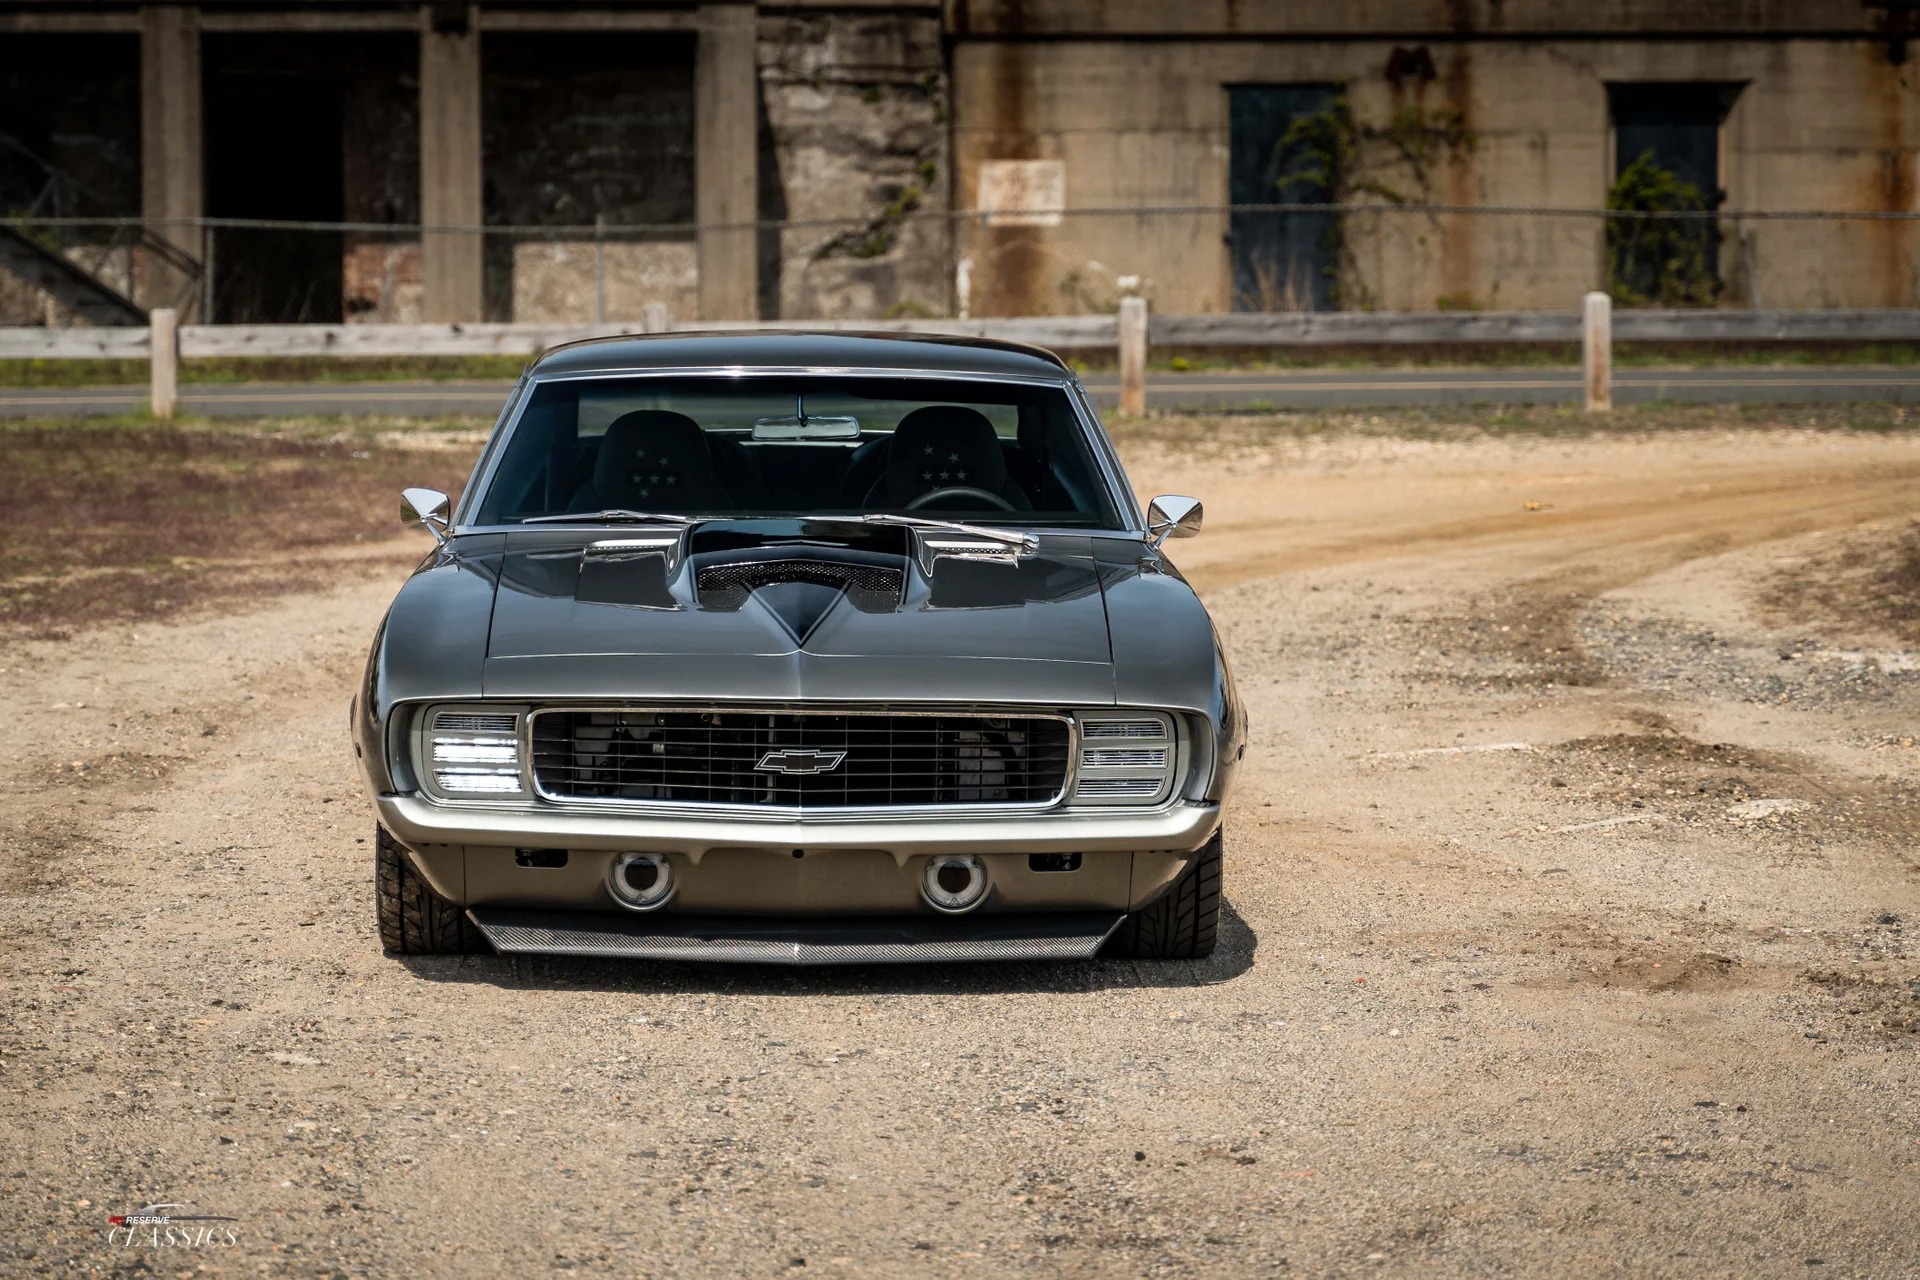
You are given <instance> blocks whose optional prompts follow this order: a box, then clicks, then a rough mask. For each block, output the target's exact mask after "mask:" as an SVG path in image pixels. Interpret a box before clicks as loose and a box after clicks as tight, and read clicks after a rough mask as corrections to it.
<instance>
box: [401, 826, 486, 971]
mask: <svg viewBox="0 0 1920 1280" xmlns="http://www.w3.org/2000/svg"><path fill="white" fill-rule="evenodd" d="M376 830H377V831H378V832H379V836H378V838H377V839H376V840H375V841H374V846H373V848H374V853H373V906H374V912H375V914H376V915H378V917H379V920H380V945H381V946H383V947H385V948H386V949H387V950H388V951H390V952H392V953H393V954H395V955H402V956H431V955H458V954H461V953H464V952H468V951H485V950H487V944H486V940H485V939H484V938H482V937H481V935H480V931H479V930H478V929H476V928H474V927H473V923H472V922H471V921H470V920H468V919H467V913H466V910H465V909H464V908H462V907H459V906H456V905H454V904H453V903H451V902H448V901H447V900H446V899H445V898H443V897H441V896H440V895H439V894H437V893H435V892H434V891H433V887H432V886H431V885H429V884H428V883H427V882H426V881H425V880H423V879H421V877H420V873H419V872H418V871H415V870H414V869H413V863H412V862H410V861H408V859H407V851H406V850H405V849H402V848H401V847H400V843H399V841H397V840H395V839H394V838H393V837H392V836H390V835H388V834H387V829H386V828H385V827H379V828H376Z"/></svg>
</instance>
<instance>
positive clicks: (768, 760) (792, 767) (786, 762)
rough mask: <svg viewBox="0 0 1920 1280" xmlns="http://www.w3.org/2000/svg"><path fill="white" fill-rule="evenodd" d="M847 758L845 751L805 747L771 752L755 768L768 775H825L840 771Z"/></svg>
mask: <svg viewBox="0 0 1920 1280" xmlns="http://www.w3.org/2000/svg"><path fill="white" fill-rule="evenodd" d="M846 758H847V753H846V752H844V751H813V750H809V749H808V748H805V747H789V748H787V749H786V750H784V751H769V752H767V754H765V755H763V756H761V757H760V763H759V764H757V765H755V766H753V767H754V768H756V769H764V770H766V771H767V772H768V773H825V772H827V771H828V770H829V769H838V768H839V767H840V762H841V761H842V760H845V759H846Z"/></svg>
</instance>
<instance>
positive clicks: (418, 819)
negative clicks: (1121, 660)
mask: <svg viewBox="0 0 1920 1280" xmlns="http://www.w3.org/2000/svg"><path fill="white" fill-rule="evenodd" d="M378 804H379V808H380V822H381V825H383V826H384V827H386V829H387V830H388V831H390V832H392V833H393V835H394V837H395V838H397V839H398V840H399V841H400V842H401V843H402V844H404V845H407V846H409V847H411V848H415V849H418V848H419V847H420V846H422V845H436V844H440V845H492V846H499V847H506V848H510V849H511V848H516V847H520V848H524V847H537V848H544V847H553V848H565V849H599V850H608V851H619V850H627V849H647V850H653V851H657V852H661V853H679V854H684V855H685V856H686V858H687V860H688V861H689V862H692V863H694V864H696V865H697V864H698V863H699V861H700V859H701V858H703V857H704V856H706V854H707V853H708V852H709V851H710V850H713V849H728V850H735V849H741V850H756V851H767V852H780V853H785V852H787V851H789V850H791V849H834V850H862V851H881V852H886V853H889V854H891V855H893V859H894V861H895V862H896V863H898V864H899V865H901V866H905V865H906V863H907V860H908V859H910V858H914V857H923V856H927V855H932V854H943V853H978V854H987V853H1101V852H1130V851H1134V850H1141V849H1153V850H1160V851H1165V852H1171V853H1181V854H1187V853H1192V852H1193V851H1194V850H1195V849H1198V848H1199V847H1200V846H1201V845H1203V844H1205V843H1206V842H1207V841H1208V840H1209V839H1210V838H1211V837H1212V836H1213V833H1214V831H1215V830H1216V829H1217V828H1218V827H1219V825H1220V806H1219V805H1217V804H1189V803H1179V804H1174V805H1170V806H1168V807H1166V808H1163V809H1158V810H1153V811H1150V812H1147V813H1137V814H1133V813H1126V812H1123V811H1101V812H1095V813H1080V814H1071V815H1068V814H1059V813H1052V814H1033V815H1028V816H1024V817H1006V818H909V819H886V818H882V819H868V820H865V821H844V820H842V821H833V820H826V821H816V820H809V821H795V820H787V821H780V820H765V819H752V820H741V819H737V818H734V819H728V818H719V819H715V818H684V817H665V816H662V817H654V816H651V815H634V814H612V813H608V814H600V813H580V812H575V811H561V810H555V811H552V812H547V811H541V810H525V809H461V808H455V807H453V806H449V805H439V804H434V803H433V802H431V801H428V800H423V799H421V798H420V797H418V796H412V795H383V796H380V797H379V798H378Z"/></svg>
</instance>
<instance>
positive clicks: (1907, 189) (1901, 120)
mask: <svg viewBox="0 0 1920 1280" xmlns="http://www.w3.org/2000/svg"><path fill="white" fill-rule="evenodd" d="M1863 53H1864V59H1865V63H1866V65H1865V67H1864V68H1863V72H1864V76H1865V80H1864V83H1865V85H1866V90H1867V98H1868V103H1867V105H1868V109H1869V111H1870V112H1871V114H1872V119H1873V128H1874V133H1875V135H1876V136H1875V138H1874V144H1875V147H1876V152H1877V155H1876V158H1877V160H1878V163H1877V164H1876V165H1875V166H1874V171H1873V172H1872V173H1871V174H1870V175H1869V176H1868V178H1867V183H1868V187H1869V189H1868V191H1867V192H1866V193H1865V195H1866V197H1867V203H1866V207H1868V208H1870V209H1884V210H1886V211H1888V212H1894V213H1899V212H1909V211H1912V209H1913V208H1914V153H1913V140H1912V138H1911V137H1910V136H1909V133H1908V128H1907V113H1908V106H1909V102H1908V99H1909V93H1908V89H1907V84H1906V68H1905V67H1903V66H1896V65H1894V64H1893V63H1891V62H1889V61H1888V60H1887V58H1886V56H1885V51H1884V50H1881V49H1877V48H1873V47H1872V46H1869V47H1868V48H1867V49H1865V50H1864V51H1863ZM1866 230H1867V237H1866V239H1867V243H1869V244H1871V245H1872V246H1873V250H1872V252H1873V256H1874V257H1875V259H1876V260H1877V263H1878V267H1879V270H1878V271H1876V272H1875V275H1876V277H1877V278H1878V279H1879V281H1880V289H1881V296H1880V298H1879V300H1878V303H1879V305H1880V306H1883V307H1906V306H1912V305H1913V296H1914V285H1915V280H1914V259H1913V234H1912V232H1913V228H1912V227H1911V226H1910V225H1909V224H1907V223H1903V222H1870V223H1867V224H1866Z"/></svg>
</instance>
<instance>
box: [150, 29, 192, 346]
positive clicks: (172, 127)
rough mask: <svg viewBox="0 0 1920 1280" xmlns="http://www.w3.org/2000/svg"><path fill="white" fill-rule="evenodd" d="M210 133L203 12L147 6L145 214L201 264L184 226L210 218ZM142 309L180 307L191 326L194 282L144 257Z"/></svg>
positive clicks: (160, 232)
mask: <svg viewBox="0 0 1920 1280" xmlns="http://www.w3.org/2000/svg"><path fill="white" fill-rule="evenodd" d="M203 142H204V132H203V130H202V128H201V123H200V11H199V10H198V9H195V8H191V7H188V6H184V5H182V6H173V5H147V6H145V7H143V8H142V9H141V10H140V211H141V216H142V217H144V218H146V219H148V220H149V227H148V230H149V231H151V232H152V234H153V235H155V236H157V237H159V238H161V239H164V240H166V241H168V242H170V243H172V244H174V245H177V246H178V247H179V248H180V250H181V251H182V252H183V253H185V254H186V255H187V256H188V257H189V258H193V259H196V260H197V259H198V258H199V257H200V256H201V247H200V229H199V228H198V227H195V226H190V225H184V224H183V223H182V222H181V220H182V219H193V218H198V217H200V216H201V215H202V214H203V213H204V212H205V210H206V204H205V200H206V196H205V191H206V162H205V157H204V154H203V150H202V147H203ZM143 257H144V268H145V276H146V279H145V281H144V284H143V287H142V288H141V289H140V291H139V294H140V301H141V302H142V303H143V304H144V305H146V306H148V307H178V308H180V309H182V310H183V311H185V312H186V313H187V314H188V317H189V318H193V316H194V313H195V312H196V311H197V306H196V303H197V301H198V300H197V299H196V298H194V297H192V296H190V295H191V294H192V293H193V292H195V291H194V290H192V289H191V288H190V285H191V279H190V277H189V276H188V274H187V273H186V272H184V271H182V270H180V269H179V268H178V267H176V266H174V265H172V264H170V263H168V262H167V261H166V260H165V259H163V258H161V257H160V256H159V255H157V254H153V253H146V254H144V255H143Z"/></svg>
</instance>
